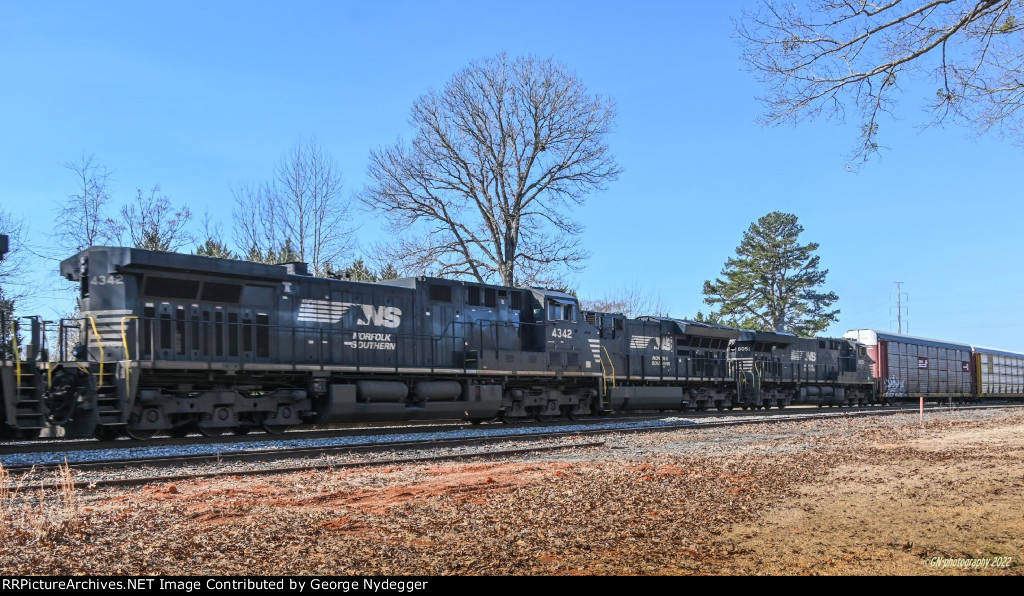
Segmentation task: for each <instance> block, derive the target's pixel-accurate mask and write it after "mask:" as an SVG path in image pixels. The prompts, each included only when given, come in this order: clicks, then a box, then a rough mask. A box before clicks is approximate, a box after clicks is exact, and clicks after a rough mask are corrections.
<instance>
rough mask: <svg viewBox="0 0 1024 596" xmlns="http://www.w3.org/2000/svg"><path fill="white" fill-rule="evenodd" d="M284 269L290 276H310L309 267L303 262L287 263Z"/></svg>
mask: <svg viewBox="0 0 1024 596" xmlns="http://www.w3.org/2000/svg"><path fill="white" fill-rule="evenodd" d="M284 268H285V270H287V271H288V275H309V265H307V264H306V263H303V262H302V261H294V262H291V263H285V264H284Z"/></svg>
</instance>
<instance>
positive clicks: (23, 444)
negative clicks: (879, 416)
mask: <svg viewBox="0 0 1024 596" xmlns="http://www.w3.org/2000/svg"><path fill="white" fill-rule="evenodd" d="M879 407H880V406H861V407H855V408H842V411H877V410H878V409H879ZM890 407H898V406H890ZM815 411H822V410H819V409H818V408H815V407H813V406H795V407H794V406H791V407H789V408H785V409H775V410H756V411H746V410H738V409H737V410H732V411H730V410H725V411H718V410H703V411H687V412H672V413H668V412H658V413H640V414H632V413H630V414H616V415H614V416H599V417H593V418H586V419H583V420H577V421H568V420H566V419H556V420H548V421H544V422H535V421H524V422H516V423H513V424H512V425H511V427H512V428H544V427H545V426H552V425H565V424H577V425H580V426H586V425H598V424H606V423H608V422H619V421H637V420H657V419H664V418H666V417H673V416H675V417H677V416H685V417H687V418H694V419H700V418H711V417H715V418H718V417H745V416H787V415H792V414H794V413H797V412H815ZM824 411H828V412H830V411H832V410H831V409H828V410H824ZM508 427H509V425H506V424H505V423H502V422H497V421H495V422H487V423H483V424H481V425H472V424H470V423H468V422H461V421H456V422H442V423H438V422H418V423H417V422H413V423H402V424H394V423H372V424H370V423H364V424H341V425H332V426H330V427H325V428H322V427H312V428H310V429H299V430H293V431H288V432H286V433H282V434H272V433H253V434H251V435H230V434H225V435H217V436H202V435H199V434H195V435H191V436H187V437H177V438H172V437H159V438H154V439H149V440H146V441H137V440H133V439H129V438H121V439H117V440H113V441H99V440H96V439H33V440H28V441H5V442H0V463H2V462H3V457H4V456H5V455H11V454H25V453H61V454H64V453H75V452H79V451H97V450H132V449H139V448H145V447H172V446H181V445H231V444H235V443H240V442H243V443H250V442H260V443H266V444H273V443H285V442H290V441H296V440H305V439H322V438H334V437H338V436H349V437H358V436H376V435H388V434H416V433H437V432H444V431H446V430H462V429H470V428H480V429H487V428H508Z"/></svg>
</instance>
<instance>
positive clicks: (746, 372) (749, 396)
mask: <svg viewBox="0 0 1024 596" xmlns="http://www.w3.org/2000/svg"><path fill="white" fill-rule="evenodd" d="M737 364H738V366H737V370H736V397H737V398H738V399H739V402H740V403H741V404H756V403H757V402H758V400H759V398H760V397H761V375H759V374H757V364H756V363H755V362H753V361H750V362H739V363H737Z"/></svg>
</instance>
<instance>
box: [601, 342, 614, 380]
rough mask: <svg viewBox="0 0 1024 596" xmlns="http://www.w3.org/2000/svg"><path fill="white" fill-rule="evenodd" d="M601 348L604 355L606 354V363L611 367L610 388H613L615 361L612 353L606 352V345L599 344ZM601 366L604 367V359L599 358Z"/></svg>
mask: <svg viewBox="0 0 1024 596" xmlns="http://www.w3.org/2000/svg"><path fill="white" fill-rule="evenodd" d="M601 350H603V351H604V353H605V355H606V356H608V364H610V365H611V367H612V389H615V361H614V360H613V359H612V355H611V354H609V353H608V348H607V347H606V346H601ZM601 368H604V359H603V358H602V359H601Z"/></svg>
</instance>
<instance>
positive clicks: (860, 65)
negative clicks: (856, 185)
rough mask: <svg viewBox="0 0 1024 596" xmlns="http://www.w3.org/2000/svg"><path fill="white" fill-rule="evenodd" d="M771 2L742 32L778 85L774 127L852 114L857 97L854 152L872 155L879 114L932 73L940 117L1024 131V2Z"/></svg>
mask: <svg viewBox="0 0 1024 596" xmlns="http://www.w3.org/2000/svg"><path fill="white" fill-rule="evenodd" d="M762 2H763V3H762V6H761V10H760V11H758V12H756V13H755V12H744V14H743V17H742V20H741V21H739V22H738V23H737V32H738V34H739V36H740V38H741V39H742V41H743V43H744V51H743V58H744V60H745V61H746V63H747V64H748V65H749V66H750V68H751V69H752V70H753V71H754V72H755V73H756V74H757V75H758V76H759V78H760V79H761V80H762V81H763V82H764V83H766V85H767V87H768V95H767V96H766V97H764V98H762V100H763V102H764V103H765V106H766V111H765V114H764V117H763V121H764V122H765V123H769V124H780V123H791V122H797V121H800V120H802V119H804V118H814V117H818V116H821V115H825V116H827V117H838V118H840V119H842V118H843V117H844V116H845V112H846V106H847V103H848V102H849V103H852V105H853V107H854V108H855V109H856V111H857V112H858V113H859V115H860V118H861V119H862V125H861V138H860V142H859V143H858V145H857V147H856V148H855V156H854V157H856V158H858V159H860V160H861V161H864V160H866V159H867V158H868V157H869V156H870V155H871V154H873V153H876V152H877V151H878V149H879V145H878V130H879V120H880V117H881V116H882V114H884V113H888V112H890V111H891V109H892V108H893V107H894V105H895V96H896V95H897V94H898V93H899V91H900V83H901V82H903V81H905V80H910V79H911V78H912V77H913V76H923V75H929V76H932V77H934V80H935V82H936V84H937V90H936V91H935V93H934V96H932V97H931V98H930V99H928V100H927V104H928V107H929V108H930V110H931V111H932V114H933V119H932V123H941V122H945V121H947V120H950V119H951V120H958V121H960V122H964V123H967V124H970V125H972V126H974V127H976V128H977V129H978V131H979V132H985V131H988V130H990V129H993V128H997V127H998V128H1000V129H1002V130H1003V131H1004V132H1006V133H1008V134H1010V135H1012V136H1015V137H1018V139H1019V137H1020V136H1021V132H1022V131H1021V123H1022V121H1021V112H1020V111H1019V108H1020V107H1021V106H1022V104H1024V47H1022V43H1021V42H1022V38H1021V31H1022V29H1024V20H1022V18H1021V17H1022V16H1024V15H1022V14H1021V13H1022V12H1024V2H1022V1H1021V0H930V1H920V0H918V1H910V0H886V1H883V2H881V3H877V4H875V3H869V2H866V1H859V0H858V1H847V0H818V1H816V2H811V3H808V5H807V6H803V3H801V6H798V5H797V4H796V3H792V2H790V1H788V0H787V1H782V0H762Z"/></svg>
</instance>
